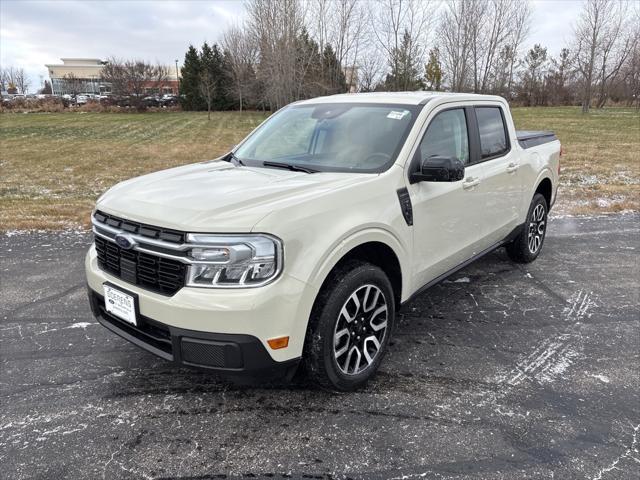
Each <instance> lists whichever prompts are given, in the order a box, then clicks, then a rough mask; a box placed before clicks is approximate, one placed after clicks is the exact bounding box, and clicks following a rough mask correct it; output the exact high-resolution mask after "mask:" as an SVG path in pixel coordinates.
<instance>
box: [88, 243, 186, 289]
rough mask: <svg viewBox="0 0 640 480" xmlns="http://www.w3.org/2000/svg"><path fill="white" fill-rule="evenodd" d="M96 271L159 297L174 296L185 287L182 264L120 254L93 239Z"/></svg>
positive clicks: (126, 252)
mask: <svg viewBox="0 0 640 480" xmlns="http://www.w3.org/2000/svg"><path fill="white" fill-rule="evenodd" d="M95 244H96V252H97V254H98V265H99V267H100V268H101V269H102V270H104V271H105V272H108V273H110V274H112V275H114V276H116V277H118V278H121V279H122V280H124V281H125V282H127V283H131V284H133V285H138V286H140V287H142V288H145V289H147V290H151V291H153V292H157V293H160V294H162V295H173V294H175V293H176V292H177V291H178V290H180V289H181V288H182V287H183V286H184V278H185V270H186V266H185V265H184V263H182V262H179V261H177V260H170V259H167V258H162V257H158V256H156V255H150V254H147V253H142V252H137V251H135V250H123V249H121V248H120V247H119V246H118V245H116V244H115V243H113V242H110V241H108V240H105V239H103V238H101V237H99V236H97V235H95Z"/></svg>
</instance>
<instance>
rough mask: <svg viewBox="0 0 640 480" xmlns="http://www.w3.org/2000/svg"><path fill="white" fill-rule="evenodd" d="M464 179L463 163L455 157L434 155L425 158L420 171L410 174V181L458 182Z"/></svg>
mask: <svg viewBox="0 0 640 480" xmlns="http://www.w3.org/2000/svg"><path fill="white" fill-rule="evenodd" d="M462 179H464V164H463V163H462V162H461V161H460V160H458V159H457V158H455V157H441V156H434V157H429V158H425V159H424V160H422V162H421V164H420V171H419V172H415V173H413V174H412V175H411V178H410V181H411V183H417V182H459V181H460V180H462Z"/></svg>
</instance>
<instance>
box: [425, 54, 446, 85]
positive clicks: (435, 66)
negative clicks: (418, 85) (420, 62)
mask: <svg viewBox="0 0 640 480" xmlns="http://www.w3.org/2000/svg"><path fill="white" fill-rule="evenodd" d="M424 78H425V83H426V88H427V90H435V91H436V92H437V91H439V90H440V87H441V85H442V64H441V63H440V51H439V50H438V48H437V47H436V48H433V49H431V50H430V51H429V61H428V62H427V66H426V68H425V75H424Z"/></svg>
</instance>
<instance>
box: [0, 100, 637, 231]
mask: <svg viewBox="0 0 640 480" xmlns="http://www.w3.org/2000/svg"><path fill="white" fill-rule="evenodd" d="M514 117H515V121H516V126H517V128H519V129H541V130H549V129H550V130H555V131H556V133H557V134H558V136H559V138H560V140H561V141H562V144H563V146H564V151H565V155H564V157H563V161H562V169H563V171H562V186H561V196H560V199H559V204H558V206H557V211H558V212H561V213H594V212H604V211H610V212H614V211H621V210H627V209H632V210H640V157H639V155H640V153H639V150H640V145H639V144H640V115H639V114H638V112H637V111H633V110H628V109H610V110H605V111H602V112H594V113H592V114H589V115H587V116H583V115H581V114H580V112H579V110H578V109H575V108H537V109H534V108H516V109H514ZM265 118H266V115H265V114H262V113H257V112H244V113H242V114H239V113H237V112H218V113H214V114H213V115H212V120H211V121H207V116H206V113H195V112H162V113H143V114H136V113H123V114H120V113H113V114H105V113H79V112H76V113H38V114H18V113H4V114H1V115H0V170H1V172H0V229H2V230H14V229H61V228H72V227H77V226H87V225H88V218H89V213H90V211H91V208H92V206H93V204H94V202H95V199H96V198H97V197H98V196H99V195H100V194H101V193H102V192H103V191H105V190H106V189H107V188H109V187H110V186H112V185H113V184H115V183H117V182H119V181H121V180H123V179H126V178H130V177H134V176H137V175H141V174H143V173H147V172H151V171H155V170H160V169H163V168H168V167H173V166H176V165H182V164H186V163H192V162H197V161H200V160H205V159H211V158H215V157H216V156H219V155H221V154H222V153H224V152H226V151H228V149H229V147H230V146H231V145H233V144H235V143H237V142H238V141H239V140H241V139H242V138H243V137H244V136H245V135H246V134H247V133H248V132H249V131H251V130H252V129H253V128H255V127H256V126H257V125H258V124H259V123H260V122H262V121H263V120H264V119H265Z"/></svg>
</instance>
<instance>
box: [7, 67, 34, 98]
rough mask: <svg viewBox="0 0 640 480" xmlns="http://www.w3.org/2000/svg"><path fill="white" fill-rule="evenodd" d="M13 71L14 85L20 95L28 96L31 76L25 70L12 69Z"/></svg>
mask: <svg viewBox="0 0 640 480" xmlns="http://www.w3.org/2000/svg"><path fill="white" fill-rule="evenodd" d="M11 70H12V71H13V73H12V76H13V79H12V83H13V84H14V85H15V86H16V87H17V88H18V90H19V91H20V93H22V94H27V93H28V91H29V86H30V85H31V80H29V76H28V75H27V74H26V73H25V71H24V68H12V69H11Z"/></svg>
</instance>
